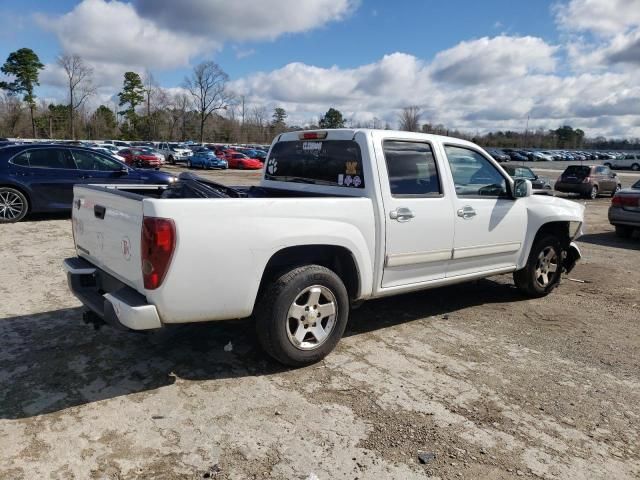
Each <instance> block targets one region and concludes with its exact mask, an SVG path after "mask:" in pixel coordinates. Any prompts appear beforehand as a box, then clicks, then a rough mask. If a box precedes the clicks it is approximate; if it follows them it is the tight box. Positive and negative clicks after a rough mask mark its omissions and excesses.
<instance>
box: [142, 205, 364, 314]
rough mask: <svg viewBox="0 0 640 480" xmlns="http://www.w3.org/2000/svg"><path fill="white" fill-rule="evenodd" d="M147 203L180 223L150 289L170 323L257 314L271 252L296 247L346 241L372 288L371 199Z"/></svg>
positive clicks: (148, 210) (149, 211) (151, 212)
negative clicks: (160, 275)
mask: <svg viewBox="0 0 640 480" xmlns="http://www.w3.org/2000/svg"><path fill="white" fill-rule="evenodd" d="M143 209H144V215H145V216H157V217H166V218H172V219H173V220H174V222H175V224H176V231H177V243H176V250H175V252H174V256H173V259H172V262H171V266H170V268H169V271H168V273H167V276H166V278H165V280H164V283H163V284H162V286H161V287H160V288H158V289H157V290H153V291H146V292H145V293H146V295H147V298H148V299H149V301H150V302H152V303H153V304H155V305H156V306H157V308H158V311H159V313H160V316H161V319H162V321H163V322H164V323H181V322H195V321H206V320H220V319H232V318H242V317H246V316H248V315H250V314H251V313H252V311H253V306H254V303H255V300H256V295H257V293H258V287H259V285H260V281H261V278H262V274H263V272H264V269H265V267H266V265H267V263H268V261H269V259H270V258H271V257H272V256H273V255H274V254H275V253H276V252H278V251H279V250H281V249H283V248H286V247H289V246H298V245H312V244H325V245H336V246H342V247H345V248H347V249H348V250H350V251H351V252H352V254H353V257H354V260H355V261H356V264H357V265H358V268H359V273H360V280H361V291H360V296H368V295H369V294H370V292H371V288H372V284H373V271H372V270H373V261H374V260H373V259H374V253H375V219H374V214H373V208H372V202H371V200H369V199H367V198H326V197H325V198H276V199H265V198H240V199H176V200H168V199H163V200H155V199H145V200H144V201H143Z"/></svg>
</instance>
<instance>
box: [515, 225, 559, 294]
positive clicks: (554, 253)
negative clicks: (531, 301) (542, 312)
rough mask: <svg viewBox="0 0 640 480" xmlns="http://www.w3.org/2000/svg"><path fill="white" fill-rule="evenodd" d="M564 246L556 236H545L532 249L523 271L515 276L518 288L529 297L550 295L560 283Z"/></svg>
mask: <svg viewBox="0 0 640 480" xmlns="http://www.w3.org/2000/svg"><path fill="white" fill-rule="evenodd" d="M561 275H562V246H561V244H560V240H559V239H558V237H556V236H555V235H551V234H548V235H544V236H542V237H541V238H539V239H538V240H536V241H535V242H534V244H533V247H531V252H530V253H529V259H528V260H527V264H526V265H525V267H524V268H523V269H522V270H518V271H516V272H514V274H513V280H514V282H515V284H516V287H518V289H519V290H520V291H521V292H522V293H524V294H525V295H527V296H528V297H532V298H537V297H544V296H545V295H548V294H549V293H550V292H551V291H552V290H553V289H554V288H555V287H557V286H558V284H559V283H560V276H561Z"/></svg>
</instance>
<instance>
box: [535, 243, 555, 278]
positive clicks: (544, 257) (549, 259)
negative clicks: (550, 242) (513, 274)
mask: <svg viewBox="0 0 640 480" xmlns="http://www.w3.org/2000/svg"><path fill="white" fill-rule="evenodd" d="M557 271H558V254H557V253H556V250H555V249H554V248H553V247H547V248H545V249H543V250H542V252H540V255H538V261H537V263H536V272H535V275H536V282H537V283H538V285H540V286H541V287H546V286H548V285H549V284H550V283H551V281H552V279H553V277H554V276H555V274H556V272H557Z"/></svg>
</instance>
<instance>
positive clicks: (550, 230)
mask: <svg viewBox="0 0 640 480" xmlns="http://www.w3.org/2000/svg"><path fill="white" fill-rule="evenodd" d="M573 221H574V220H553V221H549V222H545V223H543V224H542V225H540V226H539V227H538V229H537V230H536V232H535V234H534V235H528V236H527V237H528V240H527V242H526V244H525V248H523V250H522V253H521V255H520V259H519V261H518V265H517V268H518V269H521V268H524V267H525V266H526V264H527V260H528V259H529V255H530V253H531V249H532V248H533V245H535V243H536V242H537V241H538V239H540V238H541V237H542V236H543V235H546V234H552V235H555V236H557V237H558V238H559V239H560V241H561V243H562V247H563V249H566V248H568V247H569V244H570V243H571V234H570V225H571V222H573Z"/></svg>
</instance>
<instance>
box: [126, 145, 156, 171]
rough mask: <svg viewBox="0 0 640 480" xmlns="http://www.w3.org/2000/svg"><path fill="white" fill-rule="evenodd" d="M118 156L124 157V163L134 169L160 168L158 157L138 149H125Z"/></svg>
mask: <svg viewBox="0 0 640 480" xmlns="http://www.w3.org/2000/svg"><path fill="white" fill-rule="evenodd" d="M118 155H120V156H121V157H124V163H126V164H127V165H131V166H132V167H143V168H160V160H159V159H158V157H156V156H155V155H152V154H150V153H147V152H145V151H144V150H140V149H138V148H125V149H124V150H120V151H118Z"/></svg>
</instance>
